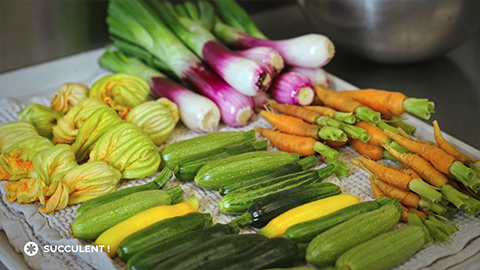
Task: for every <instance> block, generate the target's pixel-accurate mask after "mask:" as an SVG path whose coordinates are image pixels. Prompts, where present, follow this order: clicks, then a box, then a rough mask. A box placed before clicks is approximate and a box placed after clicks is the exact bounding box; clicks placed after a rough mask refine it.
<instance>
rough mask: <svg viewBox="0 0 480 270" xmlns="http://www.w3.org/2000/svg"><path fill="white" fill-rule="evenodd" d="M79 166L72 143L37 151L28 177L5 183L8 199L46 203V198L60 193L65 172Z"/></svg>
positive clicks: (19, 201)
mask: <svg viewBox="0 0 480 270" xmlns="http://www.w3.org/2000/svg"><path fill="white" fill-rule="evenodd" d="M75 167H78V164H77V163H76V162H75V155H74V154H73V151H72V148H71V147H70V145H66V144H59V145H55V146H53V147H52V148H50V149H45V150H42V151H40V152H37V153H36V154H35V155H34V156H33V168H34V170H33V171H31V172H30V173H29V174H28V177H27V178H23V179H20V180H19V181H16V182H9V183H7V184H6V185H5V190H6V191H7V195H6V199H7V200H8V201H15V200H16V201H17V202H18V203H30V202H34V201H37V200H39V201H40V203H42V204H43V205H45V199H46V198H50V197H51V196H52V195H53V194H57V195H58V194H59V193H58V192H59V191H58V189H59V188H62V187H61V185H60V187H59V183H61V181H62V179H63V178H64V176H65V174H66V173H67V172H69V171H70V170H72V169H74V168H75Z"/></svg>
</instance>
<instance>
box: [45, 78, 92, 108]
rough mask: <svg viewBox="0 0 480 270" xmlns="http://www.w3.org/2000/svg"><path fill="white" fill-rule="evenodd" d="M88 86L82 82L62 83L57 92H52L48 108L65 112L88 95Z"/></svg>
mask: <svg viewBox="0 0 480 270" xmlns="http://www.w3.org/2000/svg"><path fill="white" fill-rule="evenodd" d="M89 90H90V89H88V86H86V85H84V84H82V83H64V84H62V86H60V89H59V90H58V92H56V93H55V94H53V96H52V99H51V101H50V108H51V109H52V110H56V111H59V112H62V113H63V114H66V113H67V112H68V111H69V110H70V109H71V108H72V107H73V106H75V105H76V104H77V103H78V102H80V101H81V100H83V99H86V98H87V97H88V92H89Z"/></svg>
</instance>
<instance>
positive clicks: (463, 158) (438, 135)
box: [433, 120, 474, 167]
mask: <svg viewBox="0 0 480 270" xmlns="http://www.w3.org/2000/svg"><path fill="white" fill-rule="evenodd" d="M433 135H434V137H435V141H436V142H437V145H438V147H440V149H442V150H443V151H445V152H447V153H448V154H450V155H452V156H453V157H455V159H456V160H458V161H460V162H462V163H463V164H465V165H466V166H468V167H471V166H472V164H473V163H474V161H473V160H472V159H471V158H470V157H468V156H467V155H465V154H464V153H462V152H460V151H458V150H457V149H456V148H455V147H453V146H452V145H451V144H450V143H449V142H448V141H447V140H445V138H444V137H443V135H442V132H441V130H440V126H439V125H438V122H437V120H434V121H433Z"/></svg>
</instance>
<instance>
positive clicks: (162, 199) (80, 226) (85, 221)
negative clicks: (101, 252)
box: [70, 185, 183, 239]
mask: <svg viewBox="0 0 480 270" xmlns="http://www.w3.org/2000/svg"><path fill="white" fill-rule="evenodd" d="M182 198H183V190H182V188H181V187H180V186H178V185H177V186H175V187H172V188H169V189H167V190H146V191H140V192H135V193H133V194H130V195H128V196H125V197H122V198H120V199H117V200H114V201H111V202H108V203H105V204H102V205H100V206H97V207H95V208H93V209H91V210H89V211H87V212H85V213H83V214H82V215H81V216H79V217H77V218H76V219H75V220H74V221H73V222H72V225H71V226H70V233H71V234H72V235H73V236H75V237H76V238H80V239H96V238H97V237H98V236H99V235H100V234H101V233H102V232H104V231H105V230H107V229H109V228H110V227H112V226H113V225H115V224H117V223H119V222H121V221H123V220H125V219H127V218H129V217H131V216H133V215H135V214H137V213H140V212H142V211H144V210H147V209H149V208H151V207H154V206H158V205H165V204H172V203H175V202H178V201H181V200H182Z"/></svg>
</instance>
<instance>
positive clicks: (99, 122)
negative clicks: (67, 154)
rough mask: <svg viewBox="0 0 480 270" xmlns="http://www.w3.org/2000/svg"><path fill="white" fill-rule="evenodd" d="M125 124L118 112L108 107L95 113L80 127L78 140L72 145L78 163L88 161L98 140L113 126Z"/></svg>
mask: <svg viewBox="0 0 480 270" xmlns="http://www.w3.org/2000/svg"><path fill="white" fill-rule="evenodd" d="M123 122H124V121H123V120H122V119H121V118H120V117H119V116H118V115H117V112H116V111H115V110H114V109H112V108H110V107H108V106H105V107H101V108H98V109H97V110H96V111H94V112H93V113H92V115H90V116H89V117H88V118H87V119H85V122H83V124H82V125H81V126H80V129H79V130H78V134H77V138H76V140H75V142H74V143H73V144H72V150H73V152H74V153H75V156H76V157H77V161H82V160H85V159H88V155H89V154H90V151H91V150H92V148H93V146H94V145H95V143H96V142H97V140H98V139H99V138H100V137H101V136H102V135H103V134H104V133H105V132H107V131H108V130H109V129H111V128H112V127H113V126H115V125H117V124H120V123H123Z"/></svg>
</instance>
